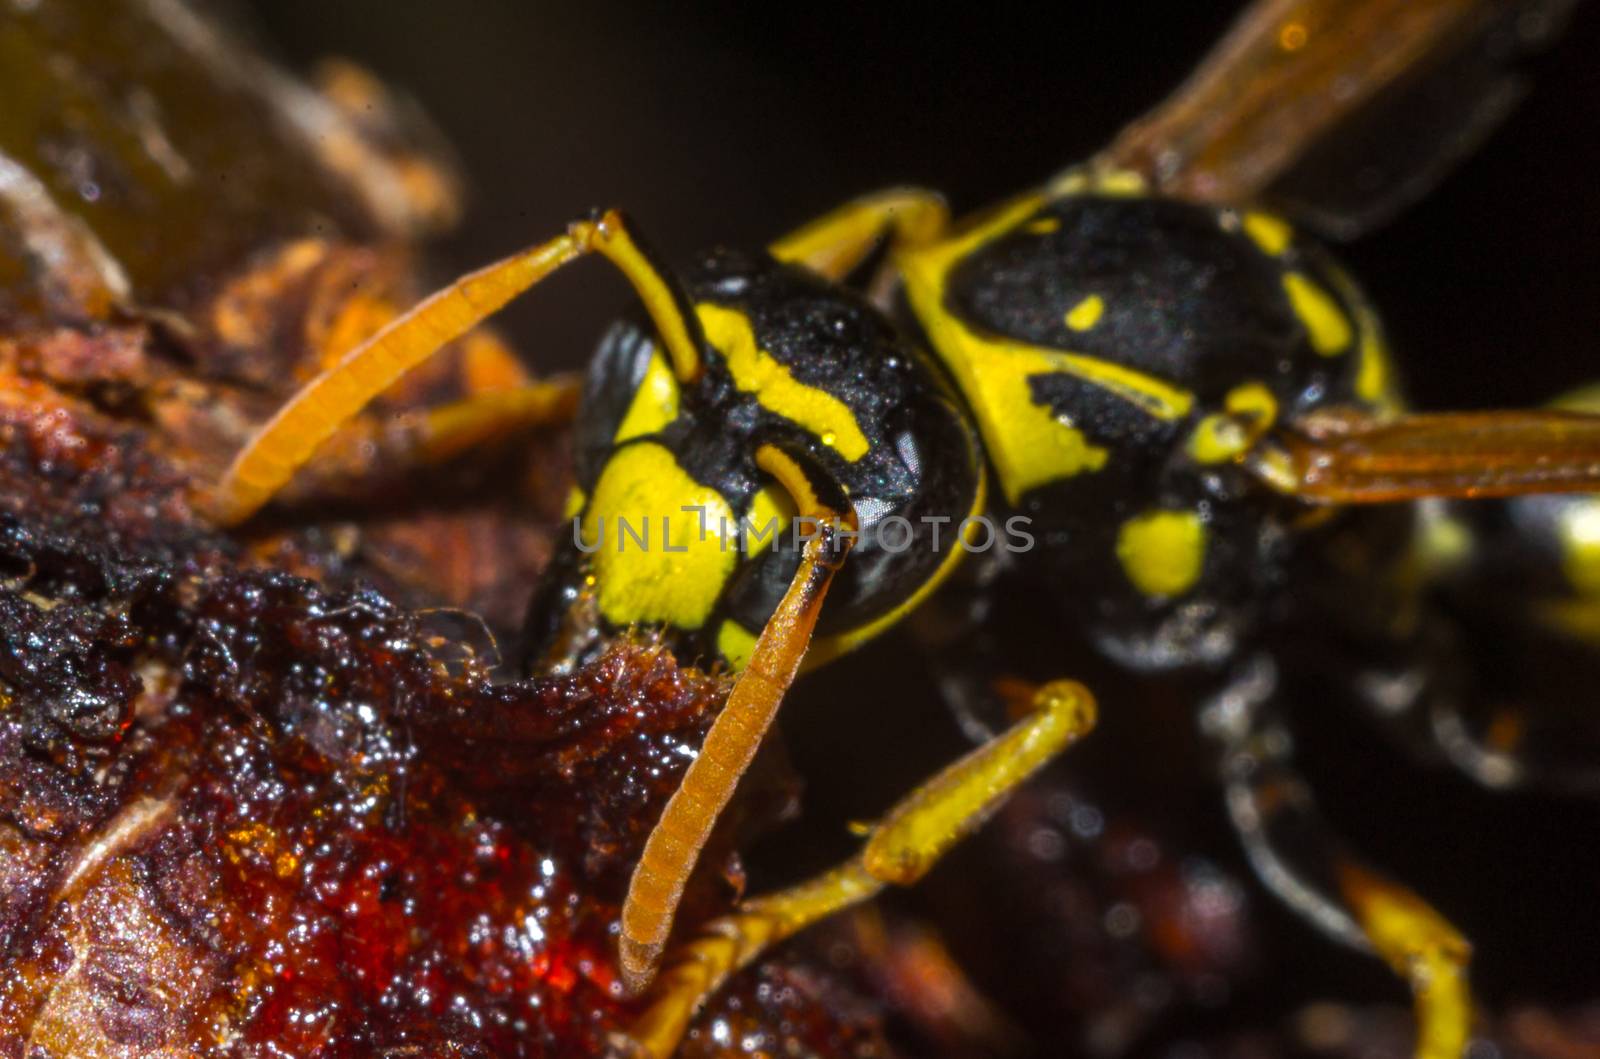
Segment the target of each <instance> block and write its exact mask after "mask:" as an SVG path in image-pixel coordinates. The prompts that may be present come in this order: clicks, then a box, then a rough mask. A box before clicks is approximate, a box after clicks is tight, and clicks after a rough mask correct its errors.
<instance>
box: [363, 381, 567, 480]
mask: <svg viewBox="0 0 1600 1059" xmlns="http://www.w3.org/2000/svg"><path fill="white" fill-rule="evenodd" d="M582 389H583V380H582V379H581V378H580V377H579V376H577V375H557V376H553V377H551V378H549V379H540V380H537V381H534V382H530V383H526V384H524V385H522V386H518V387H515V388H513V389H509V390H496V391H493V392H490V393H483V394H477V395H474V396H472V397H467V398H464V399H462V400H460V401H452V402H451V403H449V404H443V405H438V406H436V407H434V408H428V409H425V410H423V411H421V412H417V413H415V414H412V415H407V416H403V417H401V421H400V422H399V423H398V424H397V426H396V429H395V430H394V431H393V434H394V435H397V438H398V445H397V446H396V447H397V448H398V450H399V451H397V452H395V453H394V455H395V456H397V457H398V458H399V459H402V460H404V461H405V462H408V463H416V464H423V465H429V464H435V463H443V462H444V461H445V460H448V459H451V458H453V457H455V456H457V455H459V454H461V453H462V452H465V451H467V450H469V449H472V448H476V447H477V446H479V445H482V444H485V443H487V442H490V441H493V440H494V439H495V438H500V437H505V436H506V435H508V434H513V433H516V432H517V431H520V430H524V429H527V428H529V427H536V426H544V425H547V424H559V423H566V422H570V421H571V419H572V417H573V415H574V414H576V412H577V410H578V395H579V393H580V391H581V390H582Z"/></svg>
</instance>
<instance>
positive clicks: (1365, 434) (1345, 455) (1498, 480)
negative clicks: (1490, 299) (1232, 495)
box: [1247, 409, 1600, 504]
mask: <svg viewBox="0 0 1600 1059" xmlns="http://www.w3.org/2000/svg"><path fill="white" fill-rule="evenodd" d="M1247 465H1248V466H1249V467H1250V468H1251V470H1253V471H1254V472H1255V473H1256V474H1257V475H1258V476H1259V477H1261V478H1262V479H1263V480H1264V481H1265V482H1267V483H1268V484H1269V485H1271V486H1273V487H1274V488H1276V489H1278V490H1279V491H1281V492H1284V493H1288V494H1290V495H1292V496H1295V497H1298V498H1300V499H1302V500H1308V501H1311V502H1313V503H1328V504H1376V503H1389V502H1395V501H1405V500H1417V499H1421V498H1423V497H1467V498H1470V497H1495V496H1518V495H1522V494H1527V493H1574V492H1593V491H1600V415H1587V414H1584V413H1581V412H1571V411H1563V410H1533V411H1488V412H1449V413H1416V414H1411V415H1403V416H1398V417H1375V416H1372V415H1370V414H1368V413H1365V412H1359V411H1354V410H1349V409H1344V410H1330V411H1323V412H1317V413H1313V414H1312V415H1309V416H1306V417H1304V418H1302V419H1300V420H1298V421H1297V422H1295V423H1294V424H1292V425H1291V426H1288V427H1285V428H1283V429H1280V430H1279V431H1277V432H1275V433H1274V435H1273V436H1272V438H1270V439H1269V440H1267V441H1266V442H1265V443H1264V444H1263V445H1261V446H1259V447H1258V449H1257V451H1256V452H1255V453H1254V454H1253V455H1252V456H1251V457H1249V459H1248V460H1247Z"/></svg>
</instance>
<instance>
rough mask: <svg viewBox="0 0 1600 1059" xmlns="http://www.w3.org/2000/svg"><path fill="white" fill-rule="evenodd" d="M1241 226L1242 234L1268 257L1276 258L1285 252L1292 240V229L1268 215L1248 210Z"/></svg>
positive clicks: (1284, 222)
mask: <svg viewBox="0 0 1600 1059" xmlns="http://www.w3.org/2000/svg"><path fill="white" fill-rule="evenodd" d="M1243 226H1244V234H1245V235H1248V236H1249V237H1250V240H1251V242H1253V243H1255V244H1256V245H1257V246H1259V247H1260V248H1261V252H1262V253H1264V254H1266V255H1268V256H1270V257H1277V256H1278V255H1279V254H1281V253H1283V252H1284V251H1285V250H1287V249H1288V247H1289V240H1291V239H1293V238H1294V229H1293V228H1290V227H1289V224H1288V222H1287V221H1284V220H1283V219H1282V218H1280V217H1274V216H1273V215H1272V214H1270V213H1259V212H1257V211H1255V210H1250V211H1248V212H1247V213H1245V215H1244V221H1243Z"/></svg>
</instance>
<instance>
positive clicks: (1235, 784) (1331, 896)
mask: <svg viewBox="0 0 1600 1059" xmlns="http://www.w3.org/2000/svg"><path fill="white" fill-rule="evenodd" d="M1276 691H1277V673H1276V667H1275V666H1274V665H1273V663H1272V662H1271V660H1270V659H1267V658H1265V657H1257V658H1255V659H1252V660H1251V661H1250V662H1249V663H1248V664H1247V665H1246V666H1245V667H1244V668H1243V671H1242V673H1241V675H1240V676H1239V677H1238V678H1237V679H1235V680H1234V681H1233V682H1232V683H1231V684H1230V685H1229V686H1228V687H1227V688H1226V689H1224V690H1223V692H1222V693H1221V694H1219V695H1218V696H1217V697H1216V698H1215V699H1214V700H1213V701H1212V702H1211V703H1210V704H1209V705H1208V707H1207V709H1206V711H1205V714H1204V723H1205V725H1206V727H1207V729H1208V730H1209V731H1210V732H1211V733H1212V734H1214V735H1217V736H1219V737H1220V738H1221V739H1222V742H1223V745H1224V748H1225V749H1224V765H1223V773H1224V778H1225V780H1226V786H1227V801H1228V812H1229V816H1230V817H1231V818H1232V821H1233V825H1234V827H1235V828H1236V829H1237V830H1238V832H1239V837H1240V840H1241V841H1242V843H1243V845H1244V849H1245V853H1246V855H1247V856H1248V858H1249V860H1250V863H1251V866H1252V867H1253V868H1254V869H1255V871H1256V874H1257V875H1258V876H1260V878H1261V880H1262V882H1264V883H1265V884H1266V885H1267V887H1268V888H1269V889H1271V890H1272V891H1273V892H1274V893H1275V894H1277V895H1278V896H1279V897H1280V898H1281V899H1282V900H1283V901H1284V902H1285V903H1286V904H1288V905H1289V906H1290V907H1291V908H1293V909H1294V910H1295V911H1296V912H1298V913H1299V914H1300V915H1302V916H1303V917H1304V918H1305V919H1307V920H1308V921H1309V922H1311V923H1312V924H1313V925H1315V926H1316V927H1318V928H1319V929H1321V930H1322V932H1323V933H1325V934H1327V935H1328V936H1329V937H1331V938H1333V939H1335V940H1337V941H1340V942H1343V943H1344V944H1346V945H1348V946H1350V947H1351V948H1355V949H1359V950H1361V951H1363V952H1370V953H1373V954H1375V955H1377V956H1379V957H1381V958H1382V959H1383V960H1384V961H1385V962H1386V963H1388V964H1389V966H1390V967H1392V968H1393V969H1394V971H1395V973H1396V974H1398V975H1399V976H1400V977H1402V978H1404V979H1405V980H1406V982H1407V983H1408V984H1409V985H1410V986H1411V991H1412V996H1413V1004H1414V1008H1415V1012H1416V1022H1417V1045H1416V1055H1417V1059H1459V1057H1460V1056H1461V1054H1462V1053H1463V1052H1464V1051H1465V1049H1466V1046H1467V1041H1468V1037H1469V1036H1470V1029H1471V1022H1472V1000H1471V996H1470V993H1469V990H1468V985H1467V961H1468V958H1469V957H1470V955H1471V946H1470V945H1469V944H1468V943H1467V941H1466V939H1465V938H1463V937H1462V936H1461V934H1460V933H1458V932H1457V931H1456V929H1455V928H1454V927H1452V926H1451V925H1450V924H1449V923H1448V922H1447V921H1446V920H1445V919H1444V918H1443V917H1442V916H1440V915H1439V913H1438V912H1436V911H1434V910H1433V909H1432V908H1431V907H1430V906H1429V905H1428V904H1427V903H1426V902H1425V901H1423V900H1422V898H1420V897H1418V896H1417V895H1416V894H1414V893H1412V892H1411V891H1410V890H1408V889H1407V888H1406V887H1404V886H1402V885H1400V884H1399V883H1396V882H1394V881H1392V880H1390V879H1387V878H1385V877H1383V876H1382V875H1380V874H1379V873H1377V872H1376V871H1374V870H1373V869H1371V868H1368V867H1366V866H1365V865H1363V864H1361V863H1360V862H1359V861H1358V860H1357V859H1356V857H1355V856H1353V855H1352V854H1351V853H1350V852H1349V851H1347V850H1346V849H1345V848H1344V847H1343V845H1342V844H1341V843H1340V842H1339V840H1338V839H1337V838H1336V837H1335V836H1334V835H1333V834H1331V833H1330V832H1329V830H1328V827H1327V824H1326V823H1325V822H1324V821H1323V819H1322V816H1321V815H1320V813H1319V812H1318V811H1317V807H1316V803H1315V800H1314V799H1313V797H1312V795H1311V791H1310V788H1309V787H1308V786H1307V785H1306V783H1305V781H1304V780H1303V779H1302V778H1301V777H1300V775H1299V774H1298V773H1297V772H1296V771H1295V769H1294V764H1293V761H1292V759H1291V755H1292V750H1293V748H1292V743H1291V739H1290V735H1289V733H1288V731H1287V730H1286V729H1285V728H1284V727H1283V725H1282V724H1281V723H1280V722H1279V721H1278V720H1277V719H1276V718H1275V717H1274V716H1273V715H1272V714H1271V713H1270V712H1268V711H1267V709H1266V707H1267V706H1268V705H1269V704H1270V702H1271V700H1272V699H1273V698H1274V696H1275V694H1276Z"/></svg>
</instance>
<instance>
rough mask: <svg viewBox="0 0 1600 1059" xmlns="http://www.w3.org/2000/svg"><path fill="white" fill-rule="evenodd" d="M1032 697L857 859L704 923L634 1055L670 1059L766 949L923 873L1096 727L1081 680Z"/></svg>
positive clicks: (897, 811) (636, 1040) (898, 810)
mask: <svg viewBox="0 0 1600 1059" xmlns="http://www.w3.org/2000/svg"><path fill="white" fill-rule="evenodd" d="M1030 699H1031V701H1030V709H1031V714H1030V715H1029V716H1028V717H1026V718H1024V719H1023V720H1021V721H1019V722H1017V723H1016V724H1015V725H1013V726H1012V727H1011V728H1010V729H1008V730H1007V731H1005V732H1003V733H1001V734H1000V735H998V736H996V737H995V738H994V739H992V740H990V741H989V742H987V743H985V744H984V745H983V746H980V747H978V748H977V749H975V750H973V751H972V752H971V753H969V754H967V755H966V756H965V757H963V758H961V759H960V760H958V761H956V762H955V763H954V764H952V765H950V766H948V767H947V768H945V769H944V770H943V771H941V772H940V773H939V774H938V775H936V776H934V777H933V778H932V779H930V780H928V781H927V782H926V783H924V784H923V785H922V786H920V787H918V788H917V789H916V790H914V791H912V792H911V793H910V794H909V795H907V796H906V797H905V798H904V799H902V800H901V801H900V802H899V803H898V804H897V805H896V806H895V807H894V808H893V809H891V810H890V811H889V814H888V815H887V816H885V817H884V818H883V820H881V821H880V822H879V823H878V824H877V825H876V826H875V827H874V828H873V829H872V832H871V834H870V835H869V836H868V838H867V841H866V844H865V845H864V846H863V847H862V849H861V852H860V853H858V854H856V856H854V857H852V858H851V859H850V860H848V861H846V862H845V863H844V864H842V865H840V866H839V867H837V868H835V869H833V870H832V871H830V872H827V873H826V874H824V875H821V876H819V877H817V878H815V879H813V880H811V881H809V882H805V883H802V884H800V885H799V886H796V887H793V888H792V889H788V890H783V891H780V892H779V893H775V894H771V895H769V896H767V897H760V898H756V899H754V900H751V901H746V902H745V903H744V904H743V905H741V906H740V908H739V909H738V911H736V912H734V913H733V914H732V915H729V916H724V917H722V918H721V919H716V920H713V921H712V922H711V923H709V924H707V925H706V926H705V927H704V928H703V929H702V930H701V932H700V937H699V938H698V939H696V940H695V941H692V942H690V943H689V944H687V945H685V946H684V947H683V949H682V950H681V951H680V953H679V954H678V958H677V959H676V960H674V961H673V962H672V964H671V965H670V967H669V968H668V970H667V971H666V972H665V973H664V974H663V975H662V978H661V988H660V995H659V998H658V999H657V1000H656V1001H655V1003H654V1004H653V1005H652V1006H651V1007H650V1008H649V1009H648V1010H646V1012H645V1013H644V1015H643V1016H642V1017H641V1018H640V1020H639V1021H638V1023H636V1024H635V1026H634V1027H633V1031H632V1034H631V1037H632V1042H631V1043H632V1044H633V1046H634V1047H633V1049H632V1050H633V1053H634V1054H635V1055H639V1056H647V1057H650V1059H666V1057H668V1056H670V1055H671V1054H672V1053H673V1051H674V1050H675V1049H676V1048H677V1046H678V1042H679V1040H681V1039H682V1037H683V1033H684V1030H685V1029H686V1028H687V1027H688V1025H689V1021H690V1019H692V1018H693V1017H694V1015H695V1013H696V1012H697V1011H698V1010H699V1009H700V1007H701V1006H702V1005H703V1004H704V1003H705V1001H706V999H707V998H708V997H710V996H711V995H712V994H713V993H715V992H716V991H717V990H718V989H719V988H720V987H721V986H722V984H723V983H724V982H726V981H727V980H728V978H729V977H730V976H731V975H732V974H733V973H734V972H736V971H738V970H739V969H740V968H742V967H744V966H746V965H747V964H749V963H750V961H752V960H754V959H755V958H756V957H757V956H759V955H760V954H761V953H762V952H763V951H765V950H766V949H768V948H770V947H771V946H773V945H776V944H777V943H778V942H780V941H783V940H784V939H786V938H789V937H791V936H793V935H794V934H796V933H798V932H799V931H801V930H803V929H805V928H806V927H808V926H810V925H811V924H813V923H816V922H818V921H819V920H822V919H825V918H827V917H829V916H831V915H833V914H834V913H836V912H840V911H842V910H844V909H846V908H849V907H850V906H851V905H855V904H859V903H860V902H862V901H866V900H868V899H869V898H871V897H873V896H875V895H876V894H878V893H879V892H880V891H881V890H882V889H883V888H884V887H885V886H887V885H889V884H890V883H893V884H895V885H899V886H909V885H911V884H913V883H915V882H916V881H917V880H919V879H921V878H922V877H923V876H924V875H926V874H927V872H928V870H929V869H930V868H932V867H933V865H934V864H935V863H936V862H937V861H938V860H939V858H940V857H942V856H943V855H944V854H945V853H946V852H948V851H949V849H950V847H952V846H954V845H955V844H956V843H957V842H958V841H960V840H961V839H962V838H964V837H966V836H967V835H969V834H971V833H972V832H973V831H975V830H977V828H978V827H979V826H981V825H982V824H983V823H984V821H986V820H987V819H988V818H989V816H990V815H991V814H992V813H993V812H994V811H995V810H996V809H997V808H999V806H1000V804H1001V803H1002V802H1003V801H1004V800H1005V798H1006V797H1007V795H1009V794H1010V793H1011V791H1013V790H1014V789H1015V788H1016V787H1017V786H1018V785H1019V784H1021V783H1022V782H1023V781H1025V780H1026V779H1027V778H1028V777H1029V776H1031V775H1033V773H1034V772H1036V771H1038V769H1039V768H1040V767H1041V766H1043V765H1044V764H1045V763H1046V762H1048V761H1050V760H1051V759H1052V758H1054V757H1055V756H1056V755H1057V754H1059V753H1060V752H1061V751H1063V750H1065V749H1066V748H1067V747H1068V746H1070V745H1072V744H1073V743H1075V742H1077V741H1078V740H1079V739H1081V738H1083V736H1085V735H1086V734H1088V732H1089V731H1090V730H1091V729H1092V728H1093V727H1094V724H1095V718H1096V714H1097V707H1096V705H1095V700H1094V696H1093V695H1091V694H1090V692H1089V690H1088V689H1087V688H1085V687H1084V686H1083V685H1082V684H1078V683H1076V682H1074V681H1069V680H1058V681H1052V682H1051V683H1049V684H1045V685H1043V686H1042V687H1040V688H1037V689H1035V690H1033V691H1032V692H1031V695H1030Z"/></svg>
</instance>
